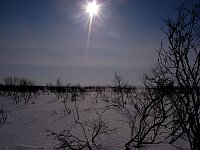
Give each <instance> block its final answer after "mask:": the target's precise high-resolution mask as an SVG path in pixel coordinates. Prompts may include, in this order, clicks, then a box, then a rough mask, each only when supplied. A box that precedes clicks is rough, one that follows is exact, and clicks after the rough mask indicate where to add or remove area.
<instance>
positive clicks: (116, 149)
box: [0, 93, 189, 150]
mask: <svg viewBox="0 0 200 150" xmlns="http://www.w3.org/2000/svg"><path fill="white" fill-rule="evenodd" d="M1 104H4V105H5V109H6V110H9V117H8V119H7V122H6V123H5V124H2V125H1V126H0V150H40V149H44V150H48V149H49V150H53V149H56V147H57V146H58V142H57V141H56V140H54V137H53V136H49V133H48V132H47V130H50V131H53V132H56V133H60V132H61V131H62V130H64V129H68V128H69V127H71V126H72V124H73V122H74V116H75V117H77V116H76V113H75V102H68V106H69V107H70V109H71V110H72V112H71V113H70V114H67V113H64V111H63V110H64V105H63V98H60V99H57V98H56V96H55V95H54V94H50V95H48V94H44V93H43V94H41V95H40V96H39V97H38V98H37V99H32V100H31V101H30V102H29V104H27V105H24V104H23V102H21V103H19V104H18V105H15V103H14V101H13V100H12V99H11V98H9V97H4V96H0V105H1ZM77 106H78V109H79V115H80V121H82V122H84V121H88V122H89V121H91V120H92V119H94V118H97V113H99V114H101V113H102V112H104V111H105V112H104V113H103V115H102V118H103V119H104V120H106V123H107V124H108V127H109V128H113V129H114V128H115V129H116V131H115V132H114V133H113V134H111V135H110V136H105V137H104V138H103V139H102V142H101V144H102V145H103V148H104V149H112V150H121V149H125V147H124V144H125V143H126V142H127V141H128V139H129V137H130V133H129V132H130V131H129V128H128V125H127V124H126V123H125V118H124V116H123V113H121V114H120V112H119V111H118V110H117V109H114V108H113V109H108V107H106V106H107V102H106V101H103V100H101V99H100V98H99V99H98V100H97V102H96V100H95V94H89V95H87V96H86V97H85V100H81V101H77ZM72 132H73V133H74V135H77V136H78V137H80V138H81V137H82V130H81V129H80V128H74V129H73V130H72ZM88 136H89V135H88ZM177 146H178V147H175V146H172V145H169V144H165V143H162V144H155V145H147V146H145V147H144V148H143V149H144V150H176V149H178V148H180V147H181V148H182V149H185V150H187V149H189V146H188V143H187V142H185V141H184V140H180V141H178V142H177Z"/></svg>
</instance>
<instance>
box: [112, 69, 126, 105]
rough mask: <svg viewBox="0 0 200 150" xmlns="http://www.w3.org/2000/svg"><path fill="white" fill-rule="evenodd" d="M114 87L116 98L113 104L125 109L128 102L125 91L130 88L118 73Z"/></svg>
mask: <svg viewBox="0 0 200 150" xmlns="http://www.w3.org/2000/svg"><path fill="white" fill-rule="evenodd" d="M113 85H114V87H113V88H114V89H113V91H114V93H115V95H116V96H115V98H114V99H113V101H112V102H113V103H115V104H116V106H119V107H124V106H125V104H126V100H125V95H126V93H125V89H126V88H127V86H128V83H127V82H125V81H124V79H123V77H122V76H120V75H118V74H117V73H116V72H115V77H114V80H113Z"/></svg>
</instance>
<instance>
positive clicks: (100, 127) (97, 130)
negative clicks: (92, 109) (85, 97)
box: [48, 100, 115, 150]
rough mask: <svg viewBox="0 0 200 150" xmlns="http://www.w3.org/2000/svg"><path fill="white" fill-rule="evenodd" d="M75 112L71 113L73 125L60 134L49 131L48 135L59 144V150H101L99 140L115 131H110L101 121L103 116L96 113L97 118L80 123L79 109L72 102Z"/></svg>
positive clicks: (105, 123)
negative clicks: (77, 132)
mask: <svg viewBox="0 0 200 150" xmlns="http://www.w3.org/2000/svg"><path fill="white" fill-rule="evenodd" d="M74 104H75V112H73V118H74V123H73V125H72V126H71V127H69V128H68V129H65V130H63V131H62V132H61V133H55V132H53V131H49V130H48V132H49V133H50V135H52V136H54V138H55V140H57V141H58V142H59V147H58V148H59V149H65V148H68V149H72V150H80V149H89V150H97V149H101V148H102V145H101V139H102V138H104V136H109V135H110V134H113V133H114V132H115V129H110V128H109V127H108V125H107V122H106V121H105V120H103V114H104V112H105V111H103V112H102V113H98V112H97V111H96V115H97V118H95V119H92V120H90V121H81V119H80V115H79V108H78V105H77V101H76V100H75V101H74ZM74 130H79V131H80V134H81V135H83V136H80V135H77V134H75V133H74Z"/></svg>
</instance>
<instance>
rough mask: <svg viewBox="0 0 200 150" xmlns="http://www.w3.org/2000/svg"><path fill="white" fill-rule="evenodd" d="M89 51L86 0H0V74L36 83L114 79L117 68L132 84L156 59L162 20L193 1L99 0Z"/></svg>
mask: <svg viewBox="0 0 200 150" xmlns="http://www.w3.org/2000/svg"><path fill="white" fill-rule="evenodd" d="M97 2H98V3H100V4H102V7H101V10H100V13H99V17H95V18H94V19H93V24H92V30H91V39H90V46H89V49H88V52H87V48H86V47H87V46H86V45H87V36H88V26H87V20H88V14H86V13H85V12H84V10H83V5H84V4H85V3H86V1H85V0H1V1H0V70H1V72H0V79H2V78H3V77H6V76H8V75H12V76H20V77H25V78H30V79H32V80H35V81H36V83H37V84H44V85H45V84H46V83H49V82H51V83H55V81H56V79H58V78H61V80H62V81H63V82H64V83H72V84H81V85H90V84H98V85H107V84H112V79H113V77H114V72H118V73H119V74H120V75H122V76H123V77H124V79H125V80H127V81H128V82H129V83H130V84H131V85H140V84H141V77H142V75H143V74H144V73H148V72H149V71H150V69H151V67H153V64H154V63H155V62H156V52H155V48H159V46H160V41H161V40H162V39H164V34H163V33H162V32H161V30H160V27H161V26H162V19H166V18H168V17H173V16H174V13H175V11H174V8H177V7H179V6H180V5H181V4H184V5H185V6H186V7H191V6H192V5H193V4H194V3H195V2H196V1H195V0H151V1H149V0H99V1H97Z"/></svg>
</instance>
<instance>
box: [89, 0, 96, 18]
mask: <svg viewBox="0 0 200 150" xmlns="http://www.w3.org/2000/svg"><path fill="white" fill-rule="evenodd" d="M98 10H99V6H98V5H97V3H96V1H95V0H93V1H92V2H90V3H88V5H87V8H86V11H87V12H88V13H89V15H90V17H91V18H92V17H93V16H94V15H97V14H98Z"/></svg>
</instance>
